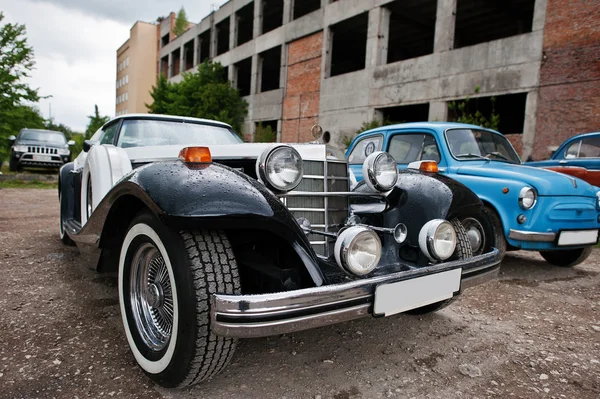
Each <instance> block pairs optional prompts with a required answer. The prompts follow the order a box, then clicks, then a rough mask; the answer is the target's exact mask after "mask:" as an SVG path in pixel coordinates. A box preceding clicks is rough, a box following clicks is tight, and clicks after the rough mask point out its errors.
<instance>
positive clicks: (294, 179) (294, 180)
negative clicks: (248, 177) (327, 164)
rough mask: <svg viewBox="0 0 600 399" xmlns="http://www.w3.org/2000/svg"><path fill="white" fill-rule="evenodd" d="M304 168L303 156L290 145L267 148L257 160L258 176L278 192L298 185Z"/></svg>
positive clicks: (289, 189)
mask: <svg viewBox="0 0 600 399" xmlns="http://www.w3.org/2000/svg"><path fill="white" fill-rule="evenodd" d="M303 173H304V169H303V166H302V157H301V156H300V154H299V153H298V151H296V149H294V148H293V147H290V146H289V145H280V146H276V147H273V148H270V149H267V150H265V151H264V152H263V153H262V154H261V155H260V157H259V158H258V161H257V162H256V176H258V179H259V180H260V181H261V182H263V184H264V185H265V186H267V187H268V188H269V189H270V190H272V191H274V192H278V193H284V192H287V191H291V190H293V189H295V188H296V187H298V184H300V181H301V180H302V175H303Z"/></svg>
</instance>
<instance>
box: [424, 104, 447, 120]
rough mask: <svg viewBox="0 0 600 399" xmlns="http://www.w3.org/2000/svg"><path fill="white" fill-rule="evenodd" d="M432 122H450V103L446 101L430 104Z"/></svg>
mask: <svg viewBox="0 0 600 399" xmlns="http://www.w3.org/2000/svg"><path fill="white" fill-rule="evenodd" d="M428 120H430V121H434V122H435V121H437V122H445V121H447V120H448V103H446V102H445V101H431V102H430V103H429V117H428Z"/></svg>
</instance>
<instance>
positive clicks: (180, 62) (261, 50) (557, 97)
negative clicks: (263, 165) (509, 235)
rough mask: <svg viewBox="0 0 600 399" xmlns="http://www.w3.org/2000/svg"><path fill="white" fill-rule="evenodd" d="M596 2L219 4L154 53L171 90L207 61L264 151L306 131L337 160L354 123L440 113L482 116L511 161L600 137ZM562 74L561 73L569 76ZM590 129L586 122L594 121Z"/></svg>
mask: <svg viewBox="0 0 600 399" xmlns="http://www.w3.org/2000/svg"><path fill="white" fill-rule="evenodd" d="M599 10H600V5H599V4H598V3H597V2H593V1H590V2H585V1H575V0H567V1H563V0H513V1H511V2H501V1H495V2H482V1H478V0H395V1H390V0H230V1H229V2H227V3H225V4H224V5H223V6H222V7H221V8H220V9H218V10H216V11H214V12H212V13H211V14H210V15H209V16H208V17H206V18H204V19H203V20H202V21H200V22H199V23H198V24H197V25H195V26H193V27H192V28H190V29H188V30H187V31H186V32H185V33H184V34H182V35H181V36H179V37H177V38H174V39H173V40H169V41H166V40H164V41H161V43H160V49H159V55H158V66H157V68H158V70H159V71H160V72H162V73H164V74H165V75H166V76H167V77H168V78H169V79H170V80H171V81H179V80H180V79H181V77H182V72H186V71H192V70H193V69H194V68H195V67H196V66H197V65H198V64H199V63H201V62H203V61H204V60H206V59H211V60H213V61H216V62H220V63H221V64H223V65H224V66H225V67H226V68H227V71H228V76H229V79H230V80H231V81H232V83H233V85H234V86H235V87H237V88H238V89H239V90H240V93H241V94H242V95H243V96H244V97H245V98H246V100H247V101H248V103H249V112H248V116H247V118H246V120H245V125H244V133H245V134H247V136H248V138H249V139H250V140H251V139H252V134H253V132H254V131H255V130H256V126H257V124H258V123H262V124H263V125H269V126H272V127H273V128H274V129H276V130H277V140H278V141H281V142H296V141H305V140H309V139H310V126H312V125H313V124H315V123H319V124H320V125H322V126H323V128H324V129H325V130H326V131H328V132H329V133H330V136H331V143H332V144H333V145H335V146H337V147H340V148H343V144H342V142H343V139H344V137H346V136H348V137H351V136H353V134H354V133H355V132H356V130H357V129H358V128H359V127H360V126H361V124H362V123H363V122H367V121H371V120H374V119H377V120H386V121H394V122H404V121H406V122H409V121H421V120H440V121H442V120H453V119H454V118H456V116H457V115H456V112H455V111H453V110H452V106H450V107H449V104H450V105H451V104H452V102H454V101H457V100H459V101H460V100H463V99H465V98H467V97H470V98H471V99H470V101H469V107H472V108H473V109H479V110H482V112H483V113H484V114H485V113H486V112H487V113H490V112H492V110H495V112H496V113H497V114H499V115H500V127H499V130H500V131H502V132H503V133H505V134H506V135H507V137H509V139H510V140H511V141H512V142H513V144H514V145H515V147H516V148H517V150H518V151H519V152H520V153H521V155H522V156H523V157H525V158H527V157H528V156H530V155H532V154H533V155H534V156H535V157H537V158H540V157H544V156H546V155H548V152H549V150H550V149H551V147H552V146H555V145H558V144H559V143H560V142H561V141H562V140H563V139H564V138H566V137H568V136H570V135H573V134H576V133H580V132H583V131H592V130H600V126H599V124H600V118H598V112H600V104H599V102H600V93H599V91H600V68H598V54H599V53H600V52H599V51H598V49H599V48H598V46H599V43H600V28H599V24H600V23H599V21H600V18H599V17H600V15H599ZM571 72H572V73H571ZM594 116H595V117H594Z"/></svg>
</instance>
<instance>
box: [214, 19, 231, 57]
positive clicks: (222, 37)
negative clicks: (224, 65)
mask: <svg viewBox="0 0 600 399" xmlns="http://www.w3.org/2000/svg"><path fill="white" fill-rule="evenodd" d="M229 18H230V17H227V18H225V19H224V20H222V21H221V22H219V23H218V24H217V26H216V29H217V55H221V54H223V53H226V52H228V51H229Z"/></svg>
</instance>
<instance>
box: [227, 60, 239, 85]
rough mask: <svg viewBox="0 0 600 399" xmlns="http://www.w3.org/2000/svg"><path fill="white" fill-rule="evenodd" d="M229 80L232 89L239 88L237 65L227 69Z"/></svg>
mask: <svg viewBox="0 0 600 399" xmlns="http://www.w3.org/2000/svg"><path fill="white" fill-rule="evenodd" d="M227 79H228V80H229V81H230V82H231V87H237V68H236V66H235V64H231V65H229V67H228V68H227Z"/></svg>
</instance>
